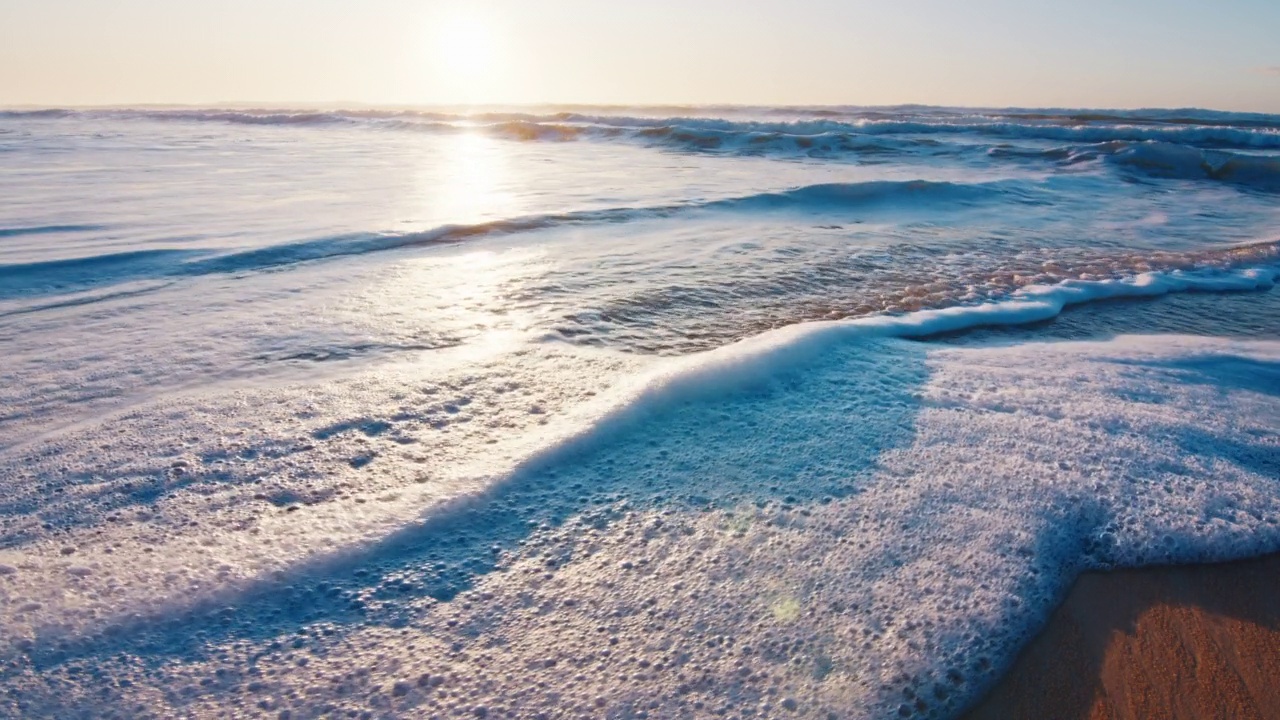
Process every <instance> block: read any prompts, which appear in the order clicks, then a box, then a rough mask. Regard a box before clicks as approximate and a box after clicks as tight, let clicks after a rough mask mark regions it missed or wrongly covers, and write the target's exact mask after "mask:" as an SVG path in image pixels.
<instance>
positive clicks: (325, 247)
mask: <svg viewBox="0 0 1280 720" xmlns="http://www.w3.org/2000/svg"><path fill="white" fill-rule="evenodd" d="M1033 194H1034V190H1033V189H1031V188H1028V187H1026V186H1024V185H1022V184H1020V183H1015V182H991V183H974V184H963V183H949V182H930V181H925V180H910V181H886V180H877V181H870V182H861V183H824V184H818V185H808V186H803V187H798V188H793V189H790V190H783V191H778V192H766V193H757V194H752V195H745V196H741V197H730V198H721V199H715V200H706V201H698V202H688V203H678V204H671V205H657V206H650V207H618V208H603V209H599V210H580V211H573V212H565V213H552V214H544V215H530V216H525V217H516V218H508V219H503V220H494V221H491V222H484V223H476V224H469V225H443V226H440V227H436V228H432V229H430V230H424V231H420V232H409V233H354V234H350V235H339V236H332V237H322V238H315V239H310V240H302V241H298V242H292V243H282V244H277V245H269V246H266V247H260V248H253V249H249V250H242V251H238V252H230V253H223V254H217V255H211V254H210V252H208V251H194V250H178V249H157V250H143V251H133V252H125V253H110V254H104V255H97V256H90V257H84V258H73V259H67V260H54V261H46V262H39V263H25V264H11V265H0V281H3V282H2V283H0V299H4V298H12V297H20V296H23V295H27V294H49V293H51V292H52V293H57V292H69V291H75V290H82V289H85V288H87V287H93V286H101V285H107V284H113V283H118V282H127V281H133V280H142V279H155V278H160V277H175V276H178V277H182V276H196V275H208V274H214V273H236V272H251V271H255V270H263V269H266V268H272V267H278V266H282V265H291V264H296V263H301V262H308V261H315V260H323V259H327V258H334V257H341V256H349V255H364V254H367V253H373V252H380V251H385V250H396V249H403V248H412V247H423V246H430V245H446V244H452V243H459V242H464V241H466V240H470V239H474V238H479V237H484V236H492V235H503V234H514V233H521V232H531V231H535V230H542V229H547V228H553V227H557V226H566V225H584V224H608V223H625V222H632V221H638V220H644V219H653V218H663V217H671V216H674V215H677V214H680V213H691V212H698V211H706V212H763V211H787V210H803V211H807V212H821V211H824V210H825V211H840V210H858V209H861V210H866V209H870V208H872V207H887V206H893V205H894V204H895V203H910V206H911V208H912V210H913V211H916V212H919V211H921V210H924V209H928V208H929V207H931V206H938V207H961V206H964V205H970V204H974V203H980V202H985V201H999V200H1000V199H1009V200H1011V201H1014V202H1031V201H1033V200H1032V196H1033ZM89 227H90V226H75V228H79V229H87V228H89ZM65 229H67V228H65V227H64V228H57V230H65ZM73 229H74V228H73ZM15 230H17V231H23V232H32V231H35V232H41V231H47V232H53V231H54V230H53V229H42V228H26V229H15Z"/></svg>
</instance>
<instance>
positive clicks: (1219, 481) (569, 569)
mask: <svg viewBox="0 0 1280 720" xmlns="http://www.w3.org/2000/svg"><path fill="white" fill-rule="evenodd" d="M0 198H2V199H3V200H2V201H0V628H2V629H3V632H0V688H2V691H0V715H4V716H6V717H32V718H35V717H50V718H54V717H56V718H80V717H83V718H106V717H119V718H144V717H156V718H170V717H196V718H203V717H278V718H290V719H292V720H296V719H299V718H315V717H353V718H372V717H378V718H387V717H437V716H438V717H491V718H492V717H515V718H535V717H537V718H544V717H545V718H562V717H563V718H570V717H572V718H578V717H582V718H588V717H590V718H595V717H607V718H701V717H725V718H748V717H760V718H774V717H796V718H950V717H955V716H956V715H958V714H959V713H961V712H962V711H963V710H964V709H965V708H966V707H968V706H970V705H971V704H972V703H973V702H975V701H976V700H977V699H979V698H980V697H981V696H982V694H983V693H984V692H985V691H986V690H987V689H988V688H990V687H991V686H992V685H993V684H994V682H995V681H996V680H997V679H998V678H999V677H1000V675H1001V673H1002V672H1003V671H1004V670H1005V669H1006V668H1008V667H1009V665H1010V663H1011V662H1012V660H1013V658H1014V656H1015V655H1016V654H1017V652H1018V650H1019V648H1021V647H1022V645H1023V644H1024V643H1025V642H1026V641H1027V640H1028V639H1029V638H1030V637H1032V636H1033V635H1034V634H1035V633H1036V632H1037V631H1038V630H1039V629H1040V627H1041V626H1042V624H1043V623H1044V621H1045V619H1046V618H1047V616H1048V614H1049V612H1050V611H1051V610H1052V609H1053V608H1054V606H1055V604H1056V603H1057V602H1058V601H1059V600H1060V599H1061V598H1062V596H1063V594H1064V593H1065V591H1066V589H1067V587H1068V586H1069V585H1070V583H1071V582H1072V580H1073V579H1074V578H1075V577H1076V576H1077V575H1078V574H1079V573H1081V572H1083V571H1085V570H1091V569H1107V568H1114V567H1135V566H1143V565H1154V564H1168V563H1191V562H1202V561H1216V560H1227V559H1234V558H1242V557H1249V556H1253V555H1258V554H1263V553H1268V552H1274V551H1280V484H1277V480H1278V479H1280V434H1278V433H1277V428H1280V297H1278V296H1280V293H1277V292H1276V291H1275V290H1273V289H1272V288H1273V285H1274V283H1275V282H1276V281H1277V279H1278V278H1280V230H1277V228H1280V116H1270V115H1258V114H1244V113H1225V112H1211V111H1204V110H1140V111H1094V110H1056V109H1053V110H1016V109H991V110H976V109H949V108H931V107H916V106H908V107H893V108H859V107H822V108H769V107H635V108H631V107H548V108H516V109H491V110H487V111H470V112H464V111H445V110H430V111H428V110H413V109H371V108H364V109H353V110H323V111H322V110H290V109H278V108H267V109H252V108H237V109H226V108H219V109H197V108H139V109H134V108H110V109H80V110H11V111H4V112H0Z"/></svg>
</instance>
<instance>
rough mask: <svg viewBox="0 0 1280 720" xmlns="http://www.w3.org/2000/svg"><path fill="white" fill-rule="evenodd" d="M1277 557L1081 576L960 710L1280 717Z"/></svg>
mask: <svg viewBox="0 0 1280 720" xmlns="http://www.w3.org/2000/svg"><path fill="white" fill-rule="evenodd" d="M1277 578H1280V555H1271V556H1268V557H1264V558H1260V559H1256V560H1247V561H1241V562H1233V563H1225V564H1219V565H1201V566H1187V567H1164V568H1152V569H1144V570H1125V571H1117V572H1111V573H1090V574H1087V575H1085V576H1083V577H1081V578H1080V579H1079V580H1078V581H1077V582H1076V584H1075V586H1074V587H1073V588H1072V589H1071V591H1070V593H1069V594H1068V596H1067V599H1066V600H1065V601H1064V602H1063V604H1062V605H1061V606H1060V607H1059V608H1058V609H1057V610H1056V611H1055V612H1054V614H1053V616H1052V618H1051V619H1050V621H1049V624H1048V626H1047V627H1046V628H1045V630H1044V631H1043V632H1042V633H1041V634H1040V635H1039V636H1038V637H1037V638H1036V639H1035V640H1033V641H1032V642H1031V643H1030V644H1029V645H1028V646H1027V647H1026V648H1025V649H1024V650H1023V652H1022V653H1021V655H1020V656H1019V657H1018V660H1017V661H1016V663H1015V664H1014V667H1013V669H1012V670H1011V671H1010V672H1009V673H1008V674H1007V675H1006V676H1005V678H1004V679H1003V680H1002V681H1001V682H1000V684H999V685H997V687H996V688H995V689H994V690H993V691H992V692H991V693H990V694H989V695H988V696H987V697H986V698H985V699H984V700H983V701H982V702H981V703H979V705H978V706H977V707H976V708H975V709H973V710H972V711H971V712H970V713H969V714H968V715H967V716H966V717H967V718H969V719H970V720H979V719H986V718H991V719H992V720H994V719H996V718H1001V719H1008V718H1031V717H1034V718H1038V719H1040V720H1049V719H1050V718H1063V719H1066V718H1072V719H1075V718H1091V719H1099V720H1101V719H1104V718H1106V719H1112V718H1114V719H1115V720H1128V719H1130V718H1132V719H1134V720H1139V719H1143V718H1169V719H1176V718H1178V719H1180V718H1201V719H1205V718H1238V719H1241V720H1244V719H1248V718H1280V595H1278V594H1277V593H1276V589H1277Z"/></svg>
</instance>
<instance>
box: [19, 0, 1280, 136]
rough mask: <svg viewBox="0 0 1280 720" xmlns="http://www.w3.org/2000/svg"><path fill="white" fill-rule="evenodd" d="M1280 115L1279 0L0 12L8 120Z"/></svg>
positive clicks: (153, 4)
mask: <svg viewBox="0 0 1280 720" xmlns="http://www.w3.org/2000/svg"><path fill="white" fill-rule="evenodd" d="M341 101H348V102H363V103H393V104H453V103H538V102H548V103H745V104H775V103H786V104H893V103H929V104H946V105H1020V106H1090V107H1134V106H1166V107H1167V106H1179V107H1182V106H1201V107H1212V108H1221V109H1232V110H1260V111H1270V112H1280V0H1074V1H1071V2H1066V1H1063V2H1044V1H1041V2H1037V1H1036V0H789V1H788V2H779V1H775V0H628V1H627V2H611V1H609V0H519V1H517V0H481V1H477V2H462V1H448V0H362V1H357V0H0V105H18V104H35V105H68V104H127V103H213V102H250V103H268V104H288V103H291V102H293V103H303V102H309V103H329V102H341Z"/></svg>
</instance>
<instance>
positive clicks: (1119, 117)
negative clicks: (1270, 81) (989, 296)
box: [0, 108, 1280, 152]
mask: <svg viewBox="0 0 1280 720" xmlns="http://www.w3.org/2000/svg"><path fill="white" fill-rule="evenodd" d="M633 110H634V109H633ZM693 110H696V109H693ZM773 112H777V113H785V114H787V115H789V116H790V117H789V119H785V120H771V119H760V118H761V117H765V118H767V117H768V116H769V115H770V114H772V112H770V111H767V110H759V111H757V117H755V118H750V117H747V118H740V117H737V116H736V115H735V116H734V117H705V116H699V115H690V116H669V117H658V116H649V115H615V114H604V113H583V112H556V113H541V114H540V113H535V112H487V113H474V114H464V113H456V112H438V111H417V110H376V109H371V110H328V111H291V110H279V109H243V110H206V109H185V108H184V109H163V110H144V109H139V110H133V109H112V110H67V109H49V110H15V111H5V112H0V119H3V118H31V119H35V118H45V119H56V118H66V117H81V116H87V117H109V118H121V119H135V120H152V121H180V122H218V123H234V124H246V125H292V126H299V125H300V126H310V125H351V126H362V127H369V128H375V129H388V130H413V131H420V132H457V131H463V130H467V131H478V132H486V133H491V134H494V135H497V136H501V137H508V138H512V139H519V140H526V141H536V140H556V141H563V140H570V139H580V138H582V139H587V138H590V139H607V138H623V139H628V140H635V141H649V142H658V143H667V144H673V145H677V146H681V147H684V148H686V149H690V150H719V151H735V152H766V151H770V150H773V151H783V150H788V151H793V152H841V151H844V152H856V151H859V150H860V149H861V148H862V147H864V146H865V147H871V148H872V149H873V150H874V149H875V145H874V139H875V138H877V137H890V138H902V137H903V136H930V135H976V136H984V137H991V138H1000V139H1027V140H1050V141H1062V142H1073V143H1098V142H1108V141H1128V142H1141V141H1160V142H1167V143H1176V144H1181V145H1190V146H1195V147H1203V148H1225V149H1230V148H1236V149H1276V148H1280V117H1277V116H1270V115H1258V114H1246V113H1238V114H1231V113H1213V112H1209V111H1137V112H1130V113H1115V112H1088V111H1060V112H1010V111H985V112H983V111H963V112H962V111H955V110H947V109H944V108H936V109H915V110H911V111H902V110H894V109H884V108H882V109H875V108H863V109H845V110H839V111H825V112H824V111H820V110H804V109H788V108H778V109H775V110H774V111H773Z"/></svg>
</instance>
